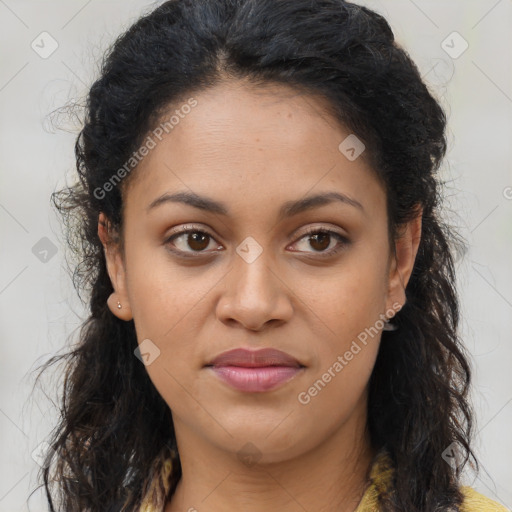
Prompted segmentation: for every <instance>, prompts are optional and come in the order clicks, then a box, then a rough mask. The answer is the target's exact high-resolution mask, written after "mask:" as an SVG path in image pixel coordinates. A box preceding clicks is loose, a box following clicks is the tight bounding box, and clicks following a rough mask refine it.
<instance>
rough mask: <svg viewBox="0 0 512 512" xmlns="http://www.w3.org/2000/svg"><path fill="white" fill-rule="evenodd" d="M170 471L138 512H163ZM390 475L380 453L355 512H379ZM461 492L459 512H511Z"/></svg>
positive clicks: (473, 493)
mask: <svg viewBox="0 0 512 512" xmlns="http://www.w3.org/2000/svg"><path fill="white" fill-rule="evenodd" d="M171 470H172V461H171V459H167V460H166V461H165V463H164V467H163V469H162V473H161V475H160V479H155V480H154V481H153V482H152V486H151V489H150V490H149V492H148V493H147V495H146V497H145V499H144V501H143V505H142V507H141V508H140V511H139V512H163V507H160V506H155V505H153V504H152V503H156V502H158V501H160V502H162V501H163V498H164V497H163V496H161V494H159V492H158V487H159V485H158V484H161V486H163V487H164V488H165V494H166V495H167V493H168V491H169V476H170V474H171ZM392 473H393V469H392V467H391V464H390V460H389V457H388V456H387V454H386V453H385V452H380V453H379V454H378V455H377V457H376V459H375V462H374V464H373V466H372V469H371V473H370V479H371V482H372V483H371V485H370V486H369V487H368V489H367V490H366V492H365V493H364V495H363V498H362V499H361V502H360V503H359V505H358V507H357V509H356V510H355V512H379V509H378V506H377V504H378V496H379V495H380V493H383V492H385V489H386V486H387V485H388V482H389V480H390V478H391V476H392ZM461 491H462V493H463V494H464V503H463V504H462V506H461V512H511V511H510V510H508V509H507V508H505V507H504V506H503V505H500V504H499V503H497V502H496V501H493V500H491V499H490V498H487V497H486V496H484V495H483V494H480V493H479V492H477V491H475V490H474V489H473V488H472V487H461ZM157 496H158V497H157ZM155 498H156V500H155Z"/></svg>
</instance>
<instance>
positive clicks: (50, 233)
mask: <svg viewBox="0 0 512 512" xmlns="http://www.w3.org/2000/svg"><path fill="white" fill-rule="evenodd" d="M159 3H161V2H153V3H151V2H147V1H144V0H122V1H121V0H89V1H87V0H76V1H70V0H59V1H53V0H48V1H45V2H40V1H28V0H0V41H1V67H0V112H1V114H0V229H1V244H0V256H1V266H0V314H1V316H0V340H1V350H2V358H1V362H0V365H1V372H0V390H1V392H0V432H1V436H0V447H1V457H0V512H21V511H26V510H31V511H43V510H47V508H46V506H45V503H44V501H43V499H42V492H41V489H40V490H38V491H36V492H35V493H34V494H33V495H32V496H31V498H30V499H29V498H28V497H29V494H30V492H31V491H34V490H35V489H36V487H37V485H38V482H37V472H38V470H39V465H38V460H39V459H38V453H39V452H38V450H39V448H38V447H40V446H44V444H43V445H41V443H44V442H45V439H46V437H47V435H48V434H49V432H50V430H51V428H52V427H53V426H54V425H55V422H56V420H57V418H58V408H56V407H55V406H54V405H52V402H51V401H49V400H48V399H47V398H46V397H45V395H44V394H43V393H42V392H40V391H38V390H36V391H34V393H33V394H32V395H31V392H32V386H33V383H34V381H33V378H34V375H33V371H34V369H35V368H36V367H37V365H38V364H41V363H42V362H43V361H45V360H46V359H47V358H48V357H49V356H51V355H53V354H55V353H57V352H59V351H61V350H62V349H63V348H64V347H65V345H66V343H69V339H70V336H73V335H76V330H77V328H78V326H79V325H80V323H81V321H82V320H83V318H84V317H85V311H84V309H83V307H82V305H81V303H80V301H79V300H78V298H77V296H76V293H75V291H74V289H73V287H72V284H71V280H70V277H69V274H68V273H67V271H66V266H65V260H64V256H65V247H64V240H63V239H62V234H61V228H60V224H59V220H58V217H57V216H56V214H55V213H54V211H53V210H52V208H51V206H50V195H51V193H52V192H53V191H54V190H55V189H57V188H59V187H60V186H62V185H63V184H64V183H65V179H66V177H67V179H68V182H69V181H70V180H72V176H73V171H74V154H73V145H74V141H75V137H76V134H77V133H78V130H79V124H78V122H77V121H73V119H72V118H66V116H61V115H57V116H56V115H54V116H53V117H52V118H49V116H48V114H49V113H50V112H52V111H55V110H56V109H58V108H59V107H61V106H62V105H64V104H65V103H66V102H67V101H69V100H72V99H81V98H83V97H84V95H85V94H86V91H87V88H88V87H89V86H90V85H91V84H92V82H93V81H94V79H95V78H96V77H97V73H98V66H99V61H100V58H101V56H102V54H103V52H104V51H105V49H106V48H107V47H108V45H109V44H110V43H111V42H112V41H113V40H114V38H115V37H116V36H117V35H118V34H119V33H120V32H121V31H122V30H124V29H125V28H127V27H128V26H129V25H130V24H131V23H133V22H134V21H135V20H136V19H137V17H138V16H140V15H141V14H142V13H143V12H146V11H148V10H150V9H152V8H154V7H156V6H157V5H158V4H159ZM360 3H364V4H365V5H367V6H368V7H370V8H373V9H375V10H377V11H378V12H380V13H382V14H384V16H385V17H386V18H387V19H388V21H389V23H390V24H391V26H392V28H393V30H394V32H395V34H396V37H397V40H398V42H399V43H400V44H402V45H403V46H405V48H406V49H407V50H408V52H409V53H410V55H411V56H412V57H413V59H414V60H415V62H416V63H417V65H418V67H419V69H420V71H421V72H422V75H423V76H424V79H425V80H426V81H427V83H428V84H429V86H430V87H431V90H432V91H433V92H434V93H435V94H436V95H437V97H438V98H439V99H440V101H441V102H442V105H443V106H444V107H445V109H446V112H447V115H448V120H449V131H448V138H449V152H448V156H447V158H446V160H445V162H444V165H443V171H442V172H443V179H444V180H446V182H447V185H446V195H447V203H446V213H447V216H448V217H449V219H450V221H451V222H452V223H453V224H454V225H455V226H456V227H457V228H458V230H459V232H460V233H461V234H462V235H463V236H464V237H465V238H466V240H467V241H468V243H469V251H468V252H467V254H465V256H464V258H461V259H459V260H458V262H457V269H458V272H459V274H458V276H459V277H458V279H459V287H460V294H461V300H462V315H463V320H462V334H463V337H464V340H465V343H466V346H467V348H468V350H469V352H470V353H471V355H472V364H473V367H474V377H475V379H474V388H473V395H472V396H473V403H474V405H475V408H476V413H477V418H476V420H477V427H476V431H477V436H476V445H475V446H476V449H477V453H478V454H479V456H480V460H481V462H482V471H481V473H480V475H479V477H478V478H475V477H474V476H471V475H467V476H466V479H467V483H468V484H469V485H472V486H474V487H475V488H476V489H477V490H479V491H480V492H482V493H484V494H486V495H487V496H489V497H492V498H493V499H495V500H497V501H499V502H501V503H502V504H504V505H506V506H507V507H508V508H510V507H512V464H511V460H512V435H511V432H512V428H511V427H512V369H511V363H512V265H511V264H512V163H511V162H512V149H511V147H512V58H511V57H512V55H511V53H512V51H511V50H512V30H511V29H512V2H510V0H450V1H446V0H436V1H426V0H425V1H424V0H414V1H413V0H389V1H388V0H381V1H378V0H371V1H370V0H366V1H364V2H360ZM41 40H43V42H41ZM59 122H60V123H61V124H62V126H60V128H59V127H58V126H56V125H58V124H59ZM73 339H76V336H75V338H73ZM45 382H46V383H47V385H48V386H50V388H46V391H47V392H48V393H49V395H50V397H51V398H53V399H54V398H55V395H54V394H52V389H53V391H55V389H58V386H59V382H60V380H59V378H58V376H57V375H55V377H54V378H52V379H47V380H46V381H45ZM51 385H53V388H52V387H51ZM311 512H313V511H311Z"/></svg>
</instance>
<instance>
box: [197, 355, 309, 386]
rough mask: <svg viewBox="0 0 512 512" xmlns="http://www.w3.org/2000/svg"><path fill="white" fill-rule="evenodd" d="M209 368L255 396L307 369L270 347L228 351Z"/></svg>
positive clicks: (290, 357) (228, 381)
mask: <svg viewBox="0 0 512 512" xmlns="http://www.w3.org/2000/svg"><path fill="white" fill-rule="evenodd" d="M206 366H207V367H210V368H211V370H212V371H213V372H214V373H215V374H216V375H217V376H218V377H220V378H221V379H222V380H223V381H224V382H226V383H227V384H229V385H230V386H232V387H234V388H235V389H238V390H239V391H246V392H253V393H255V392H264V391H269V390H271V389H274V388H276V387H278V386H280V385H282V384H284V383H285V382H287V381H289V380H290V379H292V378H293V377H294V376H295V375H297V373H299V372H300V371H302V370H303V368H304V366H303V365H301V364H300V363H299V362H298V361H297V359H295V358H294V357H292V356H290V355H289V354H286V353H285V352H281V351H280V350H276V349H271V348H266V349H260V350H256V351H254V350H246V349H234V350H229V351H227V352H223V353H222V354H220V355H219V356H217V357H216V358H215V359H214V360H213V361H211V362H210V363H209V364H208V365H206Z"/></svg>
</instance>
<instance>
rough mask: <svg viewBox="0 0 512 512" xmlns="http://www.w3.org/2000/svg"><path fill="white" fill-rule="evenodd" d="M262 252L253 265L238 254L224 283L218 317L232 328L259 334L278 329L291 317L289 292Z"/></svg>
mask: <svg viewBox="0 0 512 512" xmlns="http://www.w3.org/2000/svg"><path fill="white" fill-rule="evenodd" d="M270 260H271V258H267V257H266V255H265V251H263V252H262V253H261V254H260V255H259V256H258V258H256V260H254V261H250V260H245V259H244V258H243V257H240V256H239V255H238V254H237V255H236V256H235V258H234V263H233V267H232V268H231V270H230V271H229V272H228V273H227V275H226V276H225V278H224V279H223V284H222V286H223V289H222V295H221V297H220V299H219V301H218V303H217V317H218V318H219V319H220V320H221V321H222V322H224V323H226V324H229V325H230V326H231V327H233V326H239V327H243V328H245V329H248V330H251V331H261V330H263V329H265V328H266V326H267V324H272V325H274V326H277V325H280V324H282V323H284V322H287V321H289V320H290V318H291V316H292V314H293V301H292V295H293V294H292V291H291V290H290V288H289V285H288V284H287V283H285V282H284V280H283V279H282V278H281V277H280V276H279V275H278V271H277V269H276V266H275V265H273V264H272V261H270Z"/></svg>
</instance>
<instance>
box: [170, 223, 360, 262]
mask: <svg viewBox="0 0 512 512" xmlns="http://www.w3.org/2000/svg"><path fill="white" fill-rule="evenodd" d="M191 233H201V234H204V235H206V236H208V237H209V238H210V239H212V240H215V238H214V237H213V236H212V235H210V233H208V232H207V231H204V230H203V229H199V228H195V227H193V226H187V227H186V228H185V229H183V230H182V231H178V232H176V233H173V234H172V236H170V237H169V238H168V239H167V240H166V241H165V244H166V245H167V246H169V244H171V243H172V241H173V240H174V239H175V238H178V237H180V236H183V235H188V234H191ZM317 234H323V235H324V234H325V235H331V237H334V238H336V239H337V240H338V241H339V244H338V245H337V246H335V247H334V248H333V249H330V250H328V251H324V252H317V255H316V256H315V258H316V257H318V258H329V257H332V256H334V255H335V254H338V253H339V252H340V251H341V250H343V249H344V248H345V247H346V246H347V245H349V243H350V241H349V240H348V239H347V238H346V237H344V236H343V235H341V234H340V233H337V232H336V231H332V230H329V229H326V228H308V229H307V230H306V232H305V233H304V234H303V235H302V236H301V237H300V238H299V239H298V240H297V241H300V240H302V239H303V238H307V237H308V236H309V237H311V236H313V235H317ZM168 248H169V250H170V251H171V252H173V253H174V254H178V255H179V256H181V257H184V258H198V257H200V256H203V255H205V254H207V252H206V251H191V252H192V253H194V252H197V256H193V255H192V254H190V253H189V252H188V251H181V250H179V249H172V248H170V247H168ZM297 252H301V251H297Z"/></svg>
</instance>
